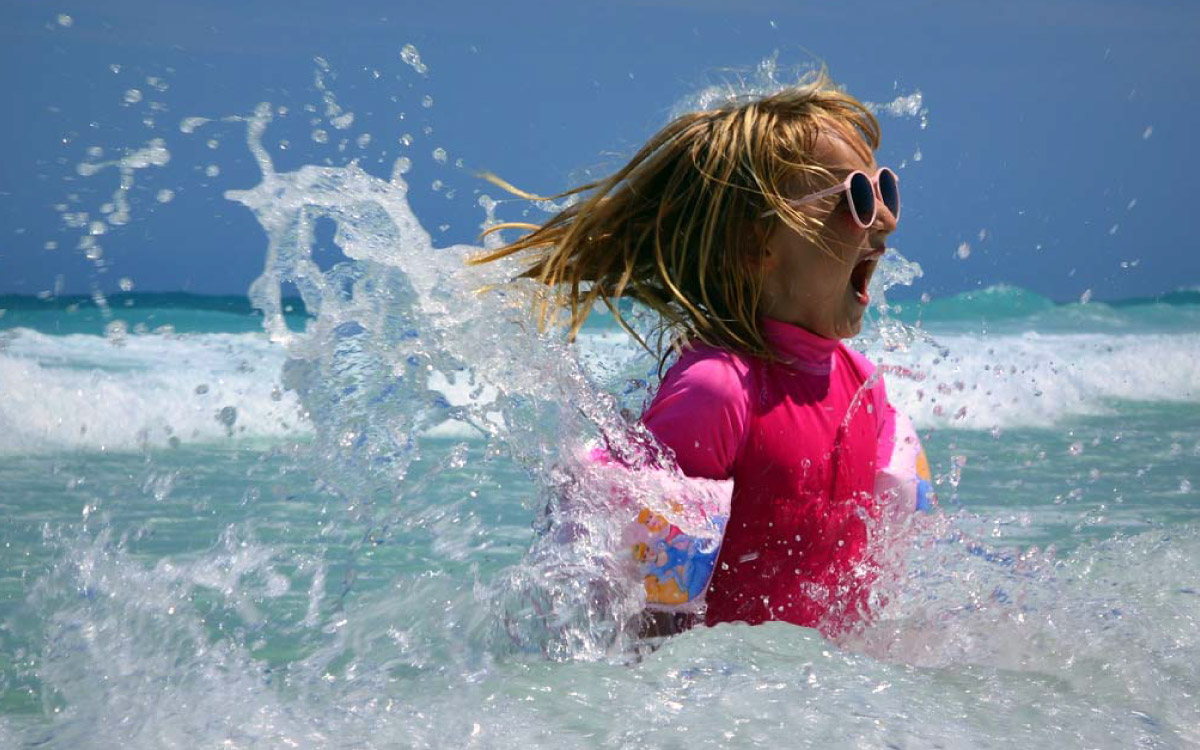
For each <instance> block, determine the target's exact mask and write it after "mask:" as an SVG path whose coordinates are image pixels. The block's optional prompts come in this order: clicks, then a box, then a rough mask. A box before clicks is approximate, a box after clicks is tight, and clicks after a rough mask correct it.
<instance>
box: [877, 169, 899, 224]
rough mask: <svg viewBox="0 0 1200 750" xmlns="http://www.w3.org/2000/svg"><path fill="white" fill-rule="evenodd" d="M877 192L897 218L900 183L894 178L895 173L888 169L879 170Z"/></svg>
mask: <svg viewBox="0 0 1200 750" xmlns="http://www.w3.org/2000/svg"><path fill="white" fill-rule="evenodd" d="M879 194H880V195H881V196H883V205H885V206H887V208H888V210H889V211H891V212H892V216H893V217H895V218H897V219H899V218H900V183H899V182H898V181H897V180H896V173H895V172H893V171H892V170H890V169H883V170H880V172H879Z"/></svg>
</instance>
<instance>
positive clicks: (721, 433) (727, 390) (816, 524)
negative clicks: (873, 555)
mask: <svg viewBox="0 0 1200 750" xmlns="http://www.w3.org/2000/svg"><path fill="white" fill-rule="evenodd" d="M763 326H764V330H765V334H766V338H767V342H768V343H769V344H770V345H771V347H772V349H773V351H775V352H776V354H777V355H778V357H779V359H780V361H779V362H776V363H769V362H766V361H765V360H762V359H758V358H755V357H750V356H746V355H741V354H737V353H734V352H730V351H727V350H724V349H717V348H714V347H710V346H705V345H697V346H695V347H693V348H690V349H688V350H686V351H685V352H684V353H683V354H682V355H681V356H680V358H679V361H678V362H676V363H675V365H674V366H673V367H671V369H670V371H668V373H667V375H666V377H665V378H664V380H663V383H662V386H661V387H660V389H659V391H658V393H657V395H656V396H655V398H654V401H653V402H652V403H651V405H650V407H649V408H648V409H647V410H646V412H645V414H643V415H642V421H643V422H644V423H645V425H646V427H647V428H648V429H649V430H650V431H651V432H652V433H653V434H654V436H655V437H656V438H657V439H658V440H659V442H661V443H662V444H663V445H665V446H667V447H669V448H671V449H672V450H673V451H674V452H675V458H676V461H677V462H678V464H679V468H680V470H681V471H683V473H684V474H686V475H688V476H691V477H704V478H707V479H730V478H732V479H733V483H734V484H733V500H732V506H731V510H730V515H729V521H728V524H727V525H726V528H725V538H724V541H723V542H722V546H721V551H720V557H719V559H718V561H717V565H716V569H715V571H714V573H713V577H712V582H711V584H710V586H709V589H708V594H707V603H708V608H707V611H706V614H705V622H706V624H708V625H714V624H716V623H719V622H733V621H741V622H747V623H750V624H757V623H761V622H764V621H767V620H784V621H787V622H791V623H794V624H796V625H804V626H808V627H818V628H820V629H821V630H822V631H823V632H825V633H827V634H829V633H834V632H838V631H840V630H842V629H843V628H844V627H846V626H848V625H850V624H852V623H854V622H855V621H857V620H859V619H860V618H861V616H862V615H863V614H864V613H865V612H866V607H867V595H868V593H869V590H870V584H871V580H872V578H873V576H872V574H871V573H869V572H867V571H868V569H869V568H870V566H869V565H863V563H866V562H869V561H868V560H866V559H865V558H866V557H867V554H868V550H867V537H868V530H867V524H868V519H874V518H877V517H878V515H879V508H878V507H877V503H876V500H875V496H874V488H875V473H876V471H877V469H878V468H882V467H884V466H886V465H887V464H888V460H889V457H890V456H891V453H892V448H893V445H892V443H893V435H894V429H895V421H894V420H895V412H894V411H893V410H892V407H891V405H890V404H889V403H888V400H887V394H886V393H885V391H884V386H883V380H882V378H876V379H875V380H874V382H873V383H872V384H871V387H869V388H863V386H864V385H866V384H868V383H869V381H870V378H871V374H872V373H873V372H874V369H875V368H874V366H873V365H872V364H871V363H870V362H869V361H868V360H867V359H866V358H865V357H864V356H863V355H861V354H859V353H857V352H855V351H852V350H851V349H849V348H847V347H846V346H845V345H844V344H842V343H841V342H840V341H836V340H832V339H825V338H821V337H820V336H817V335H816V334H813V333H810V332H808V331H806V330H804V329H802V328H799V327H797V326H794V325H790V324H788V323H782V322H779V321H776V320H770V319H764V320H763ZM860 390H861V393H860ZM852 406H853V409H852V408H851V407H852Z"/></svg>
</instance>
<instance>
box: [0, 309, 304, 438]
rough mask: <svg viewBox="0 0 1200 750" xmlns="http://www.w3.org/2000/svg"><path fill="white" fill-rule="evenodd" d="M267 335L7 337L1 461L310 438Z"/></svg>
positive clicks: (2, 354) (0, 391)
mask: <svg viewBox="0 0 1200 750" xmlns="http://www.w3.org/2000/svg"><path fill="white" fill-rule="evenodd" d="M283 360H284V353H283V351H282V349H281V348H279V347H277V346H274V345H272V344H271V343H269V342H268V341H267V339H266V337H265V336H264V335H262V334H228V333H217V334H194V335H186V336H162V335H146V336H127V337H124V338H120V339H109V338H104V337H101V336H90V335H82V334H73V335H68V336H48V335H45V334H42V333H38V332H36V331H31V330H26V329H16V330H14V331H10V332H8V333H7V334H6V335H5V337H4V338H3V339H0V454H10V455H11V454H20V453H41V452H48V451H61V450H72V449H81V450H102V451H107V450H117V451H126V450H138V449H143V448H146V447H153V446H167V445H178V444H179V443H180V442H188V443H193V442H202V443H212V442H219V441H228V440H231V439H246V438H281V437H287V436H293V435H302V434H306V433H307V432H308V426H307V424H306V423H305V420H304V418H303V416H302V414H301V413H300V409H299V403H298V401H297V399H296V398H295V397H294V395H293V394H291V393H289V392H286V391H283V390H282V389H281V388H280V386H279V384H278V383H279V372H280V367H281V365H282V363H283Z"/></svg>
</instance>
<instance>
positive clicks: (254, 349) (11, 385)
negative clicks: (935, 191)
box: [0, 330, 1200, 455]
mask: <svg viewBox="0 0 1200 750" xmlns="http://www.w3.org/2000/svg"><path fill="white" fill-rule="evenodd" d="M936 341H937V344H938V345H939V346H938V347H935V346H934V345H932V344H925V343H922V344H919V345H916V346H914V347H912V349H910V350H909V351H907V352H878V351H868V354H869V355H871V358H872V359H873V360H875V361H877V362H880V363H882V364H883V366H884V367H885V368H886V370H885V372H886V382H887V384H888V392H889V395H890V397H891V400H892V402H893V403H894V404H895V405H896V406H897V407H898V408H900V409H902V410H903V411H905V412H906V413H908V414H909V415H910V416H912V418H913V420H914V421H915V422H916V423H917V425H918V426H919V427H921V428H925V429H928V428H932V427H955V428H961V429H972V430H975V429H979V430H986V429H992V428H996V427H999V428H1011V427H1026V426H1035V427H1036V426H1041V427H1048V426H1053V425H1054V424H1057V423H1058V422H1060V421H1061V420H1063V419H1065V418H1069V417H1073V416H1079V415H1095V414H1104V413H1107V412H1109V411H1110V410H1111V407H1112V405H1113V403H1114V402H1119V401H1143V402H1184V403H1196V402H1200V380H1198V379H1197V378H1196V375H1195V370H1194V368H1193V366H1192V363H1193V362H1195V360H1196V358H1198V357H1200V335H1197V334H1154V335H1121V336H1112V335H1100V334H1053V335H1050V334H1037V333H1025V334H1021V335H1004V336H998V335H990V336H986V337H972V336H964V335H957V334H956V335H945V336H936ZM939 347H940V348H939ZM580 348H581V358H582V361H583V362H584V363H585V364H587V366H588V369H589V370H590V371H591V372H592V374H593V376H595V377H596V378H597V380H598V381H600V382H601V383H602V385H603V387H606V388H610V389H611V388H613V387H614V378H619V377H620V376H621V375H622V370H623V365H625V364H626V363H628V362H629V361H631V360H632V359H633V358H634V357H635V356H637V353H638V352H637V348H636V345H635V344H634V343H633V342H632V341H631V340H629V339H628V338H627V337H626V336H625V335H624V334H622V333H596V334H584V335H582V336H581V337H580ZM284 358H285V353H284V351H283V348H282V347H280V346H278V345H274V344H271V343H270V342H268V341H267V339H266V337H265V336H263V335H259V334H195V335H187V336H172V337H168V336H157V335H150V336H130V337H127V338H126V339H125V340H124V343H123V344H121V345H119V346H118V345H114V344H113V343H112V342H111V341H109V340H107V339H104V338H101V337H98V336H86V335H71V336H48V335H44V334H40V333H36V332H33V331H28V330H17V331H14V332H12V333H10V334H9V335H8V336H7V338H6V339H4V340H3V343H0V453H2V454H10V455H11V454H16V453H36V452H43V451H57V450H70V449H83V450H137V449H140V448H142V447H144V446H160V445H168V444H170V443H171V442H172V439H175V440H179V441H183V442H205V443H211V442H219V441H223V440H229V439H231V438H232V439H245V438H268V439H275V438H286V437H291V436H300V435H306V434H308V432H309V429H310V428H309V425H308V424H307V422H306V420H305V419H304V418H303V416H302V414H301V411H300V406H299V404H298V401H297V399H296V398H295V395H294V394H293V393H292V392H291V391H287V390H284V389H282V387H281V386H280V384H279V383H280V369H281V367H282V365H283V362H284ZM647 362H648V360H647ZM429 387H430V388H431V389H432V390H434V391H437V392H440V393H442V394H443V395H444V396H445V397H446V399H447V401H448V402H450V403H451V404H453V405H455V406H458V405H462V404H465V403H472V402H477V403H485V404H486V403H488V402H490V401H492V399H493V398H494V397H495V391H494V390H493V389H491V388H485V389H479V388H478V387H477V385H475V384H473V383H472V381H471V379H470V378H469V377H468V375H467V373H466V372H465V371H464V372H459V373H450V374H449V376H448V377H447V376H443V375H442V374H441V373H440V372H435V373H434V375H433V377H432V378H431V379H430V381H429ZM230 410H232V411H230ZM495 418H496V419H499V415H498V414H496V415H495ZM427 434H430V435H433V436H439V437H455V438H460V439H461V438H472V437H478V436H480V432H479V430H478V429H476V428H474V427H468V426H467V425H466V424H464V423H462V422H457V421H453V420H452V421H448V422H443V423H442V424H440V425H437V426H436V427H434V428H432V429H431V430H430V431H429V432H428V433H427Z"/></svg>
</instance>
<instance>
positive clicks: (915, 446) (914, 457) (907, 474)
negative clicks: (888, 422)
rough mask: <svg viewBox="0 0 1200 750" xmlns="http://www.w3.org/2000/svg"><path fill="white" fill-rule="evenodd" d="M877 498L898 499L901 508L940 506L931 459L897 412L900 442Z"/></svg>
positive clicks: (878, 481)
mask: <svg viewBox="0 0 1200 750" xmlns="http://www.w3.org/2000/svg"><path fill="white" fill-rule="evenodd" d="M875 494H876V495H878V496H880V497H888V496H890V497H894V498H895V499H896V502H897V503H898V504H899V506H900V507H901V508H911V509H913V510H931V509H932V508H933V507H934V506H936V505H937V493H936V492H934V490H933V475H932V474H931V473H930V471H929V459H927V458H926V457H925V449H924V448H922V447H921V440H920V438H918V437H917V431H916V430H915V429H914V428H913V424H912V421H911V420H909V418H908V417H906V416H905V415H903V414H901V413H900V412H896V442H895V446H894V447H893V448H892V460H891V462H889V463H888V465H887V468H885V469H884V470H883V471H881V472H879V475H878V477H877V478H876V481H875Z"/></svg>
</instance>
